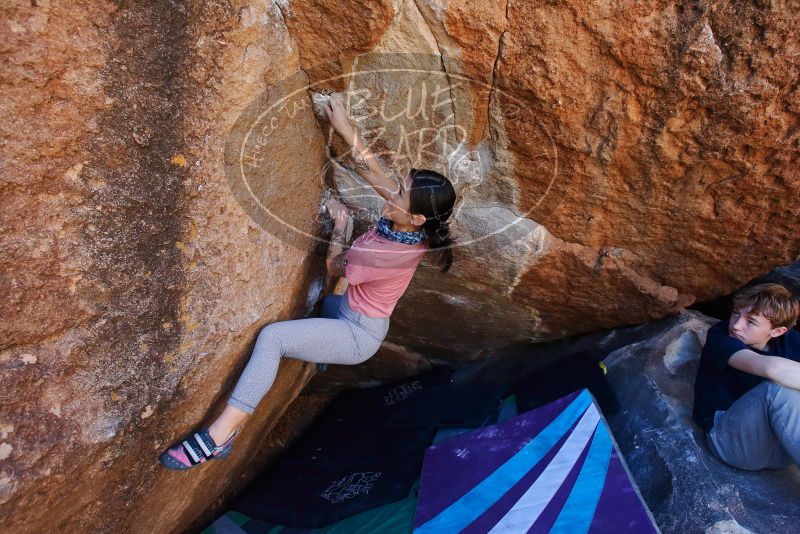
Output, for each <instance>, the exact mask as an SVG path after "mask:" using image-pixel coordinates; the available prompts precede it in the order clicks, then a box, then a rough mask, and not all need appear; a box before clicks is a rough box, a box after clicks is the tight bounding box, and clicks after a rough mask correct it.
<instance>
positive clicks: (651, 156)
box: [0, 0, 800, 532]
mask: <svg viewBox="0 0 800 534" xmlns="http://www.w3.org/2000/svg"><path fill="white" fill-rule="evenodd" d="M0 9H2V13H3V25H2V30H0V31H1V32H2V36H3V39H2V44H0V49H1V50H2V55H3V60H4V63H3V64H4V76H3V84H2V87H1V88H0V91H1V93H0V99H2V101H3V103H4V104H5V110H6V113H4V118H3V121H2V123H1V124H0V128H2V130H1V131H2V136H3V145H2V146H3V157H2V158H0V175H2V180H3V181H2V189H3V194H2V195H0V208H1V209H0V229H2V230H1V231H2V245H1V247H2V248H1V250H2V251H3V254H2V257H1V258H0V270H1V271H2V273H3V274H2V280H1V281H0V287H2V289H3V297H4V298H3V299H1V300H0V316H1V317H2V321H0V334H1V335H0V373H2V375H1V378H2V380H3V384H4V387H3V389H2V393H0V399H1V400H2V406H3V408H2V413H0V462H2V463H0V518H1V519H0V528H2V529H4V530H13V531H30V532H40V531H43V530H52V529H62V530H78V529H87V530H92V531H119V530H121V529H122V530H124V529H127V530H131V531H147V532H150V531H154V530H157V531H162V532H170V531H179V530H181V529H182V528H183V527H184V526H185V525H187V524H189V521H190V519H191V518H193V517H195V516H196V515H197V514H198V513H199V511H200V510H203V509H205V508H206V507H207V506H208V505H209V504H210V503H212V502H214V501H215V500H216V499H217V498H218V497H219V495H220V494H222V493H223V492H225V491H228V490H233V489H236V488H237V487H239V486H240V485H241V484H242V483H243V482H244V480H245V478H246V476H245V477H244V478H242V477H241V476H240V475H242V474H245V475H246V474H247V472H246V468H245V466H251V467H255V466H257V465H259V462H263V461H265V459H266V458H267V457H268V456H269V453H270V451H269V450H267V449H269V446H267V445H265V446H263V447H262V446H260V438H261V437H263V436H265V435H269V440H268V442H267V443H268V444H269V443H273V444H275V448H276V449H279V448H280V447H281V446H283V444H285V442H286V439H288V436H290V435H291V433H292V429H296V428H297V426H298V424H299V423H298V424H292V423H291V421H300V420H301V419H303V418H302V417H299V416H296V415H295V416H289V417H290V419H288V420H289V421H290V423H288V424H286V425H281V426H280V427H278V428H279V429H280V430H276V431H275V432H273V433H272V434H270V430H271V429H273V428H276V426H275V425H276V424H277V421H278V419H279V417H280V415H281V414H282V413H283V412H284V411H286V410H287V407H288V406H289V405H290V404H291V403H292V400H293V399H295V398H296V397H297V395H298V394H299V392H300V391H301V390H302V389H303V388H304V386H305V384H306V382H307V381H308V380H309V378H310V376H311V375H312V374H313V368H312V367H311V366H309V365H305V364H301V363H299V362H296V361H292V362H286V363H285V364H284V365H283V366H282V367H281V372H280V373H279V376H278V380H277V382H276V385H275V387H274V389H273V390H272V391H271V392H270V394H269V396H268V397H267V399H266V401H265V402H264V404H263V406H262V407H261V408H260V409H259V410H258V412H257V413H256V415H255V416H254V417H253V419H252V420H251V422H250V424H249V425H248V426H247V430H246V432H245V434H244V435H243V436H242V437H241V438H240V439H239V440H238V443H237V449H236V452H235V453H234V455H233V457H232V458H231V459H229V460H227V461H226V462H224V463H223V462H218V463H214V464H213V465H209V466H207V467H204V468H203V469H199V470H195V471H193V472H191V473H189V474H186V475H185V476H183V475H181V476H176V475H175V474H174V473H169V472H165V471H163V470H161V469H160V467H159V466H158V465H157V464H156V463H155V457H156V455H157V453H158V452H159V451H160V450H161V449H162V448H163V447H164V446H166V445H167V444H169V443H170V442H171V441H172V440H174V439H175V438H176V437H178V436H179V435H181V434H183V433H185V432H186V431H187V430H189V429H190V428H192V427H194V426H195V425H197V424H199V423H200V421H202V420H203V419H204V418H207V417H210V416H212V415H213V413H214V412H215V410H217V409H218V408H219V407H220V405H221V401H222V400H223V399H224V398H225V396H226V392H227V390H228V389H229V388H230V386H231V384H232V383H233V381H234V380H235V378H236V377H237V375H238V372H239V370H240V369H241V367H242V365H243V364H244V362H245V361H246V359H247V357H248V354H249V351H250V348H251V345H252V342H253V340H254V337H255V335H256V333H257V331H258V330H259V329H260V328H261V327H262V326H263V325H264V324H267V323H269V322H272V321H276V320H283V319H293V318H298V317H303V316H306V315H308V314H309V313H311V310H312V309H313V307H314V305H315V302H316V301H317V300H318V297H319V295H320V292H321V289H322V287H324V286H325V280H324V277H323V273H322V271H321V270H322V262H321V261H320V258H319V257H318V256H319V254H316V255H315V252H318V251H319V249H323V248H324V242H323V241H321V240H320V236H321V228H320V225H319V224H318V222H317V220H316V217H317V203H318V201H319V198H320V196H321V191H322V187H323V184H328V185H338V186H340V187H342V188H343V189H346V191H344V193H345V196H346V198H347V200H348V202H350V203H351V206H353V208H356V207H359V206H360V205H361V203H363V204H364V206H366V208H369V209H365V211H364V212H363V213H364V214H365V216H364V217H362V220H361V221H360V223H361V225H362V226H361V228H363V227H364V223H365V219H366V218H367V216H366V215H367V214H370V213H371V214H372V215H374V209H375V205H374V202H373V203H372V204H370V202H369V201H368V199H364V198H362V197H363V195H360V193H359V191H362V190H363V185H364V184H363V181H360V179H359V178H357V177H355V175H354V173H353V172H352V165H351V164H352V161H350V160H348V157H347V155H346V154H345V153H343V149H342V143H341V140H337V139H336V138H335V136H330V135H329V129H328V127H327V124H325V122H324V121H320V120H319V119H318V118H315V116H314V113H313V105H312V97H314V96H315V95H316V96H318V95H319V94H320V93H321V92H325V91H333V90H335V91H344V90H349V91H350V92H351V94H355V95H360V97H359V98H360V101H359V102H356V103H357V104H358V105H356V106H354V107H352V108H351V113H352V115H353V118H354V120H358V121H359V124H360V125H361V126H362V128H363V130H364V132H365V137H367V138H368V140H369V141H370V142H372V143H374V146H375V147H376V148H377V149H381V151H382V152H383V153H384V154H385V156H386V159H387V161H389V160H391V162H392V163H394V164H396V167H397V168H399V169H400V170H401V171H402V170H404V169H406V168H407V167H408V166H410V165H412V164H413V165H419V166H428V167H432V168H435V169H438V170H440V171H442V172H445V173H446V174H447V175H448V176H450V177H451V179H453V181H454V182H455V183H456V185H457V188H458V191H459V193H460V202H459V205H458V209H457V214H456V216H455V218H454V225H453V226H454V232H455V233H456V234H457V236H458V237H459V239H460V242H461V246H460V247H459V248H457V249H456V256H457V262H456V265H455V267H454V268H453V270H452V271H451V272H450V273H449V274H447V275H442V274H441V273H439V272H438V271H437V270H436V269H435V268H434V267H433V266H431V265H427V264H426V265H425V266H423V267H422V268H421V269H420V271H419V273H418V275H417V277H416V278H415V280H414V281H413V283H412V285H411V287H410V288H409V291H408V294H407V295H406V296H405V297H404V298H403V299H402V300H401V302H400V304H399V306H398V308H397V311H396V314H395V316H393V320H392V327H391V330H390V334H389V339H388V344H387V346H386V348H385V349H383V350H382V352H381V353H380V355H379V356H378V358H379V359H377V360H375V362H373V364H371V366H370V367H369V368H368V376H364V375H358V374H356V375H353V376H349V375H346V374H341V375H339V376H338V377H334V379H335V381H337V382H345V381H348V380H358V381H362V382H363V381H369V380H379V379H381V378H383V377H385V376H386V375H387V374H391V375H392V376H400V375H402V374H404V373H407V372H412V371H413V370H419V369H424V368H426V367H427V366H428V365H429V364H430V361H431V360H433V359H440V360H448V361H452V362H463V361H465V360H469V359H475V358H479V357H481V355H483V354H485V353H490V352H491V351H492V350H493V349H496V348H497V347H501V346H505V345H508V344H514V343H526V342H530V341H542V340H552V339H557V338H561V337H564V336H569V335H573V334H578V333H582V332H589V331H594V330H597V329H600V328H606V327H615V326H619V325H624V324H634V323H638V322H641V321H645V320H648V319H650V318H656V317H662V316H664V315H667V314H670V313H673V312H675V311H677V310H679V309H681V307H682V306H684V305H687V304H688V303H690V302H692V301H693V300H695V299H701V300H705V299H708V298H711V297H714V296H717V295H722V294H725V293H727V292H729V291H730V290H731V289H732V288H734V287H735V286H736V285H738V284H740V283H742V282H744V281H746V280H748V279H750V278H752V277H753V276H754V275H757V274H760V273H762V272H765V271H767V270H768V269H769V268H770V267H772V266H774V265H778V264H783V263H787V262H788V261H790V260H793V259H795V258H796V257H797V256H798V252H800V238H799V237H798V235H797V232H796V228H795V226H796V222H797V219H798V210H800V206H798V205H797V203H796V202H793V201H792V200H791V199H793V198H796V197H797V193H798V188H800V180H798V179H797V168H798V166H797V162H798V161H797V160H798V151H797V143H798V139H799V137H798V136H800V130H798V129H797V128H796V127H795V122H796V120H795V115H796V114H797V113H798V112H799V111H800V103H798V96H799V95H800V92H798V89H797V88H796V79H797V76H798V72H799V71H800V66H799V65H798V64H797V62H796V61H795V58H796V57H797V54H798V38H797V33H796V28H797V26H798V25H797V16H798V14H797V12H796V10H794V11H793V10H787V9H782V8H781V7H780V6H778V5H777V4H772V3H768V2H759V3H753V4H748V5H738V4H737V5H735V6H733V5H730V6H729V5H727V4H725V5H716V4H714V5H706V4H702V3H701V4H691V5H686V4H685V3H682V2H677V1H668V0H664V1H654V2H650V3H648V4H646V5H644V4H637V3H635V2H628V3H622V4H609V3H608V2H601V1H597V2H584V1H580V0H570V1H567V2H561V3H531V2H499V1H489V0H479V1H472V0H451V1H448V2H441V1H439V0H417V1H405V2H401V1H398V0H369V1H347V0H323V1H314V2H312V1H305V0H288V1H284V0H281V1H266V2H252V1H250V0H232V1H229V2H200V1H195V0H189V1H186V2H175V1H172V0H160V1H149V0H134V1H131V2H124V3H118V2H111V1H105V0H76V1H75V2H71V3H70V4H69V6H66V5H63V4H61V3H57V2H52V1H51V0H36V1H30V2H28V1H22V0H17V1H14V2H7V3H5V4H4V5H3V7H2V8H0ZM392 69H394V70H392ZM387 73H393V74H392V75H387ZM309 89H311V91H309ZM423 89H424V92H422V91H423ZM384 104H385V105H384ZM359 106H360V107H359ZM244 149H248V150H244ZM250 149H255V150H256V151H255V152H253V151H252V150H250ZM328 155H331V156H333V157H334V159H335V160H336V161H335V162H334V163H330V162H329V159H328V158H327V156H328ZM245 171H246V172H245ZM348 184H349V185H348ZM373 200H374V199H373ZM370 209H372V210H373V211H372V212H370V211H369V210H370ZM359 213H362V212H359ZM487 351H488V352H487ZM382 362H383V363H382ZM320 404H321V403H320ZM303 406H305V404H303ZM315 406H316V404H315ZM300 411H301V412H303V413H306V412H305V411H303V410H300ZM311 411H312V410H310V409H309V410H307V412H309V413H310V412H311ZM292 413H294V412H292ZM167 496H169V498H167Z"/></svg>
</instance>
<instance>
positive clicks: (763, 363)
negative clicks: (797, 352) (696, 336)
mask: <svg viewBox="0 0 800 534" xmlns="http://www.w3.org/2000/svg"><path fill="white" fill-rule="evenodd" d="M728 365H730V366H731V367H733V368H734V369H738V370H740V371H744V372H745V373H750V374H751V375H757V376H762V377H764V378H766V379H768V380H772V381H773V382H775V383H776V384H780V385H781V386H785V387H787V388H792V389H797V390H800V363H798V362H796V361H794V360H790V359H788V358H782V357H780V356H764V355H763V354H759V353H757V352H755V351H752V350H748V349H742V350H740V351H738V352H736V353H734V354H733V355H732V356H731V357H730V359H729V360H728Z"/></svg>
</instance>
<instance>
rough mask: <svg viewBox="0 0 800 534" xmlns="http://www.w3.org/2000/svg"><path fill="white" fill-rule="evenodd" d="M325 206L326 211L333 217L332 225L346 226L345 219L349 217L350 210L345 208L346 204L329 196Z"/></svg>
mask: <svg viewBox="0 0 800 534" xmlns="http://www.w3.org/2000/svg"><path fill="white" fill-rule="evenodd" d="M325 207H326V208H328V213H330V215H331V218H332V219H333V224H334V226H336V227H339V228H343V227H345V226H347V220H348V219H349V218H350V212H349V211H348V210H347V206H345V205H344V204H342V203H341V202H339V201H338V200H336V199H335V198H333V197H331V198H329V199H328V201H327V202H326V203H325Z"/></svg>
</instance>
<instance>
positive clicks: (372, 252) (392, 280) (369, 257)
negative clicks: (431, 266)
mask: <svg viewBox="0 0 800 534" xmlns="http://www.w3.org/2000/svg"><path fill="white" fill-rule="evenodd" d="M426 250H428V245H427V244H425V243H424V242H423V243H420V244H418V245H407V244H405V243H397V242H395V241H390V240H388V239H386V238H385V237H382V236H380V235H379V234H378V231H377V230H376V229H375V228H373V229H372V230H370V231H369V232H367V233H365V234H363V235H361V236H360V237H359V238H358V239H356V240H355V241H354V242H353V246H352V247H351V248H350V250H349V251H348V252H347V267H346V268H345V276H346V277H347V283H348V286H347V303H348V304H349V305H350V309H352V310H353V311H357V312H359V313H362V314H364V315H366V316H367V317H389V316H390V315H391V314H392V311H393V310H394V307H395V305H396V304H397V301H398V300H400V297H401V296H403V293H404V292H405V290H406V288H407V287H408V284H409V283H411V278H412V277H413V276H414V271H416V270H417V266H418V265H419V262H420V260H421V259H422V256H423V254H425V251H426Z"/></svg>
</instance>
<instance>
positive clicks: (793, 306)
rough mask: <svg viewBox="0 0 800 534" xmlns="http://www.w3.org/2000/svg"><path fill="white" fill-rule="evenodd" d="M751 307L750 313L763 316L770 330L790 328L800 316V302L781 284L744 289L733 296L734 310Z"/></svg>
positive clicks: (764, 284)
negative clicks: (769, 324)
mask: <svg viewBox="0 0 800 534" xmlns="http://www.w3.org/2000/svg"><path fill="white" fill-rule="evenodd" d="M750 306H752V309H751V310H750V313H751V314H753V315H763V316H764V317H766V318H767V319H769V322H770V323H771V324H772V328H779V327H781V326H785V327H786V328H792V327H793V326H794V325H795V323H796V322H797V318H798V316H800V302H799V301H798V300H797V298H796V297H795V296H794V295H792V292H791V291H789V290H788V289H786V287H784V286H782V285H781V284H775V283H771V282H767V283H763V284H757V285H754V286H749V287H744V288H742V289H740V290H739V291H737V292H736V293H735V294H734V295H733V307H734V308H735V309H741V308H747V307H750Z"/></svg>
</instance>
